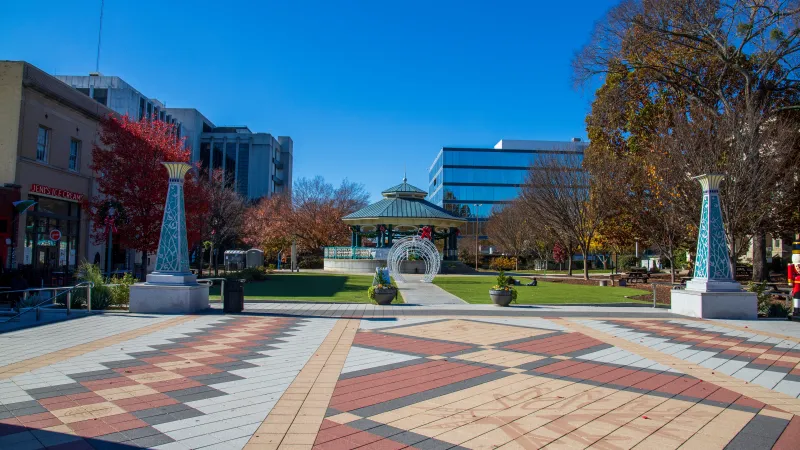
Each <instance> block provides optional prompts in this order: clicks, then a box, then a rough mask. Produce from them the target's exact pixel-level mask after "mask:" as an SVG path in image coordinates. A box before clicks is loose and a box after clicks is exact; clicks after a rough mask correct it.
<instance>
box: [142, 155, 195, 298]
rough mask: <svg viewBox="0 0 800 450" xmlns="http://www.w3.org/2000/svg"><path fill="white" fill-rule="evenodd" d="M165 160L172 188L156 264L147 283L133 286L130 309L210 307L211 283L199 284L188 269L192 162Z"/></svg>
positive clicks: (168, 194) (165, 205) (165, 212)
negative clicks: (187, 184) (187, 182)
mask: <svg viewBox="0 0 800 450" xmlns="http://www.w3.org/2000/svg"><path fill="white" fill-rule="evenodd" d="M162 164H163V165H164V167H166V168H167V172H168V173H169V188H168V190H167V200H166V203H165V204H164V219H163V221H162V223H161V237H160V239H159V241H158V253H157V254H156V268H155V271H153V273H151V274H149V275H147V282H146V283H138V284H135V285H134V286H132V287H131V296H130V311H131V312H149V313H157V312H172V313H178V312H184V313H186V312H196V311H201V310H204V309H208V307H209V304H208V286H207V285H205V284H203V285H201V284H198V283H197V278H196V277H195V276H194V275H193V274H192V273H191V272H190V271H189V244H188V242H187V239H186V210H185V207H184V203H183V183H184V177H185V176H186V174H187V173H188V172H189V170H191V168H192V166H191V165H189V164H187V163H182V162H165V163H162Z"/></svg>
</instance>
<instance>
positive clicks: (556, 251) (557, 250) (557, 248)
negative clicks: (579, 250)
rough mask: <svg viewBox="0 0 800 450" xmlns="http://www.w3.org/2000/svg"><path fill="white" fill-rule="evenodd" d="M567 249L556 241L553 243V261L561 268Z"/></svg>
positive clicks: (565, 258)
mask: <svg viewBox="0 0 800 450" xmlns="http://www.w3.org/2000/svg"><path fill="white" fill-rule="evenodd" d="M567 256H569V255H568V254H567V250H566V249H565V248H564V247H563V246H562V245H561V244H559V243H558V242H556V243H555V245H553V261H555V262H557V263H558V266H559V268H561V264H562V263H564V261H566V260H567Z"/></svg>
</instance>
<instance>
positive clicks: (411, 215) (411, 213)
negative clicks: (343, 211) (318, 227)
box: [342, 178, 465, 227]
mask: <svg viewBox="0 0 800 450" xmlns="http://www.w3.org/2000/svg"><path fill="white" fill-rule="evenodd" d="M381 195H383V197H384V199H383V200H381V201H379V202H377V203H373V204H371V205H369V206H367V207H365V208H362V209H360V210H358V211H356V212H354V213H352V214H350V215H347V216H345V217H343V218H342V220H343V221H344V222H345V223H349V224H353V225H376V224H387V225H412V226H417V225H435V226H440V227H458V226H460V225H463V224H464V222H465V220H464V219H462V218H461V217H458V216H454V215H452V214H450V212H448V211H447V210H446V209H444V208H442V207H441V206H437V205H434V204H433V203H431V202H429V201H427V200H425V196H426V195H427V192H425V191H423V190H422V189H420V188H418V187H416V186H412V185H410V184H408V181H407V180H406V179H405V178H403V182H402V183H400V184H398V185H396V186H392V187H390V188H389V189H386V190H385V191H383V192H381Z"/></svg>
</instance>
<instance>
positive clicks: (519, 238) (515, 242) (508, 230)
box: [486, 200, 531, 270]
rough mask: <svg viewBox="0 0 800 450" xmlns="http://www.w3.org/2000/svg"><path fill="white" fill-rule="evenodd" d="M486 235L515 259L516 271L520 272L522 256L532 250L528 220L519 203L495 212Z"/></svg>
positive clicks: (490, 218)
mask: <svg viewBox="0 0 800 450" xmlns="http://www.w3.org/2000/svg"><path fill="white" fill-rule="evenodd" d="M486 233H487V234H489V235H490V236H491V237H492V241H493V242H495V243H496V244H498V245H499V246H500V249H501V250H502V251H503V252H505V253H508V254H511V256H513V257H514V259H515V261H514V264H515V267H514V269H515V270H519V258H520V256H521V255H522V254H523V253H525V252H527V251H528V250H529V249H530V248H531V233H530V227H529V224H528V218H527V215H526V214H525V211H524V207H523V206H522V205H520V204H519V201H518V200H517V201H514V202H512V203H511V204H508V205H505V206H504V207H503V208H501V209H495V210H493V211H492V215H491V216H490V217H489V221H488V222H487V224H486Z"/></svg>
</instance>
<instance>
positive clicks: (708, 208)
mask: <svg viewBox="0 0 800 450" xmlns="http://www.w3.org/2000/svg"><path fill="white" fill-rule="evenodd" d="M723 178H724V176H723V175H718V174H710V175H700V176H699V177H695V179H696V180H697V181H699V182H700V185H701V186H702V188H703V203H702V211H701V214H700V229H699V233H698V236H697V256H696V258H695V266H694V278H692V279H691V280H689V281H687V282H686V289H683V290H672V291H671V295H670V297H671V299H670V300H671V308H672V312H673V313H677V314H683V315H686V316H692V317H702V318H709V319H755V318H757V304H758V302H757V299H756V295H755V294H754V293H752V292H743V291H742V288H741V285H740V284H739V283H737V282H736V281H735V280H734V279H733V270H732V268H731V260H730V256H729V253H728V243H727V241H726V239H725V228H724V225H723V223H722V209H721V208H720V200H719V185H720V183H721V182H722V179H723Z"/></svg>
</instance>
